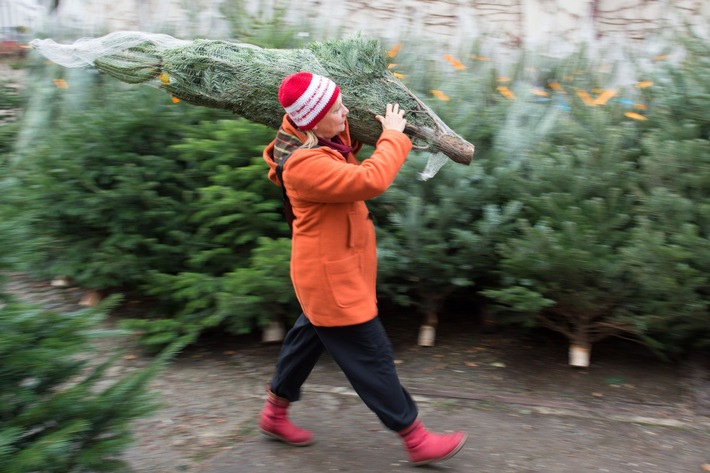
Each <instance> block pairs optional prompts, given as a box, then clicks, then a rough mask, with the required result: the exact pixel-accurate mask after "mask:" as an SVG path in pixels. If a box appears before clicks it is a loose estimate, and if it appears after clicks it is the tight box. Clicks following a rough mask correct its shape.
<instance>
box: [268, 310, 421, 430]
mask: <svg viewBox="0 0 710 473" xmlns="http://www.w3.org/2000/svg"><path fill="white" fill-rule="evenodd" d="M325 350H327V351H328V353H329V354H330V356H331V357H332V358H333V360H334V361H335V362H336V363H337V364H338V366H339V367H340V369H341V370H342V371H343V373H345V376H346V377H347V378H348V381H350V384H352V387H353V389H355V392H357V394H358V395H359V396H360V398H361V399H362V400H363V402H364V403H365V405H367V407H369V408H370V409H371V410H372V411H373V412H374V413H375V414H376V415H377V417H378V418H379V419H380V421H382V423H383V424H384V425H385V427H387V428H388V429H390V430H393V431H395V432H399V431H401V430H404V429H406V428H407V427H409V426H410V425H412V423H414V421H415V420H416V418H417V415H418V411H417V406H416V404H415V403H414V400H413V399H412V397H411V396H410V395H409V393H408V392H407V390H406V389H404V387H403V386H402V385H401V383H400V381H399V376H398V375H397V371H396V369H395V366H394V353H393V351H392V344H391V343H390V341H389V338H388V337H387V333H386V332H385V329H384V327H383V326H382V322H381V321H380V319H379V318H377V317H376V318H374V319H373V320H371V321H369V322H365V323H364V324H359V325H349V326H345V327H316V326H315V325H313V324H311V322H310V321H309V320H308V318H307V317H306V316H305V315H303V314H301V316H300V317H299V318H298V320H296V323H295V324H294V326H293V328H291V330H289V332H288V334H287V335H286V338H285V339H284V342H283V345H282V347H281V353H280V354H279V359H278V361H277V363H276V373H275V374H274V377H273V379H272V380H271V391H272V392H273V393H274V394H276V395H277V396H280V397H284V398H286V399H288V400H289V401H297V400H298V399H299V398H300V396H301V386H303V383H304V382H305V381H306V378H308V375H309V374H311V371H312V370H313V367H314V366H315V365H316V362H317V361H318V359H319V358H320V356H321V355H322V354H323V352H324V351H325Z"/></svg>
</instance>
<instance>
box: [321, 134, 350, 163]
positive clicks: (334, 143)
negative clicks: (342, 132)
mask: <svg viewBox="0 0 710 473" xmlns="http://www.w3.org/2000/svg"><path fill="white" fill-rule="evenodd" d="M318 144H319V145H321V146H327V147H328V148H331V149H334V150H335V151H337V152H339V153H340V154H342V155H343V157H345V158H347V157H348V153H350V151H352V150H353V147H352V146H348V145H346V144H344V143H343V141H342V140H341V139H340V137H339V136H335V137H333V139H332V140H324V139H323V138H318Z"/></svg>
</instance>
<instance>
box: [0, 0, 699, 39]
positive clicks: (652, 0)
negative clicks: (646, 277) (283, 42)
mask: <svg viewBox="0 0 710 473" xmlns="http://www.w3.org/2000/svg"><path fill="white" fill-rule="evenodd" d="M234 1H237V2H238V1H240V0H120V1H118V0H59V7H58V8H57V9H56V10H55V11H53V12H51V13H50V10H51V9H52V8H51V7H52V5H53V4H54V1H53V0H0V27H7V26H27V27H29V28H30V29H34V30H35V31H39V30H40V29H43V30H44V33H59V32H61V33H62V35H63V36H69V37H71V36H75V37H80V36H96V35H100V34H104V33H106V32H109V31H115V30H126V29H129V30H141V31H147V32H172V33H173V34H178V35H182V36H185V37H195V36H204V37H213V38H215V37H228V36H229V27H228V23H227V22H226V21H225V20H224V18H222V16H221V14H220V5H221V4H222V3H223V2H234ZM241 2H242V3H243V4H245V5H246V7H247V8H248V10H249V11H250V12H252V14H257V12H261V13H260V14H267V15H268V14H271V13H272V12H273V11H274V9H275V8H277V7H283V8H285V9H286V11H287V19H288V21H289V22H291V23H292V24H295V25H299V24H304V25H307V24H314V25H318V27H320V28H321V32H320V34H319V36H320V37H318V38H314V39H326V38H333V37H338V36H341V35H342V34H343V33H344V32H354V31H362V32H364V33H365V34H369V35H373V36H376V37H379V38H383V39H391V40H393V41H395V40H398V39H400V38H403V37H412V36H415V37H421V38H426V39H427V40H430V41H432V42H434V43H438V44H441V45H446V46H448V47H456V46H459V45H462V44H467V43H469V42H470V40H471V39H472V38H475V37H479V36H481V35H485V36H486V37H488V38H496V39H497V40H498V41H500V42H502V43H505V44H510V45H513V44H521V43H525V44H527V45H531V44H536V43H539V42H544V41H545V40H546V39H548V38H551V37H555V38H560V37H564V38H567V40H569V41H576V40H579V39H588V38H591V37H604V36H606V37H609V36H621V37H625V38H644V37H645V36H647V35H648V34H649V33H650V32H654V31H658V30H659V29H662V28H666V29H667V28H668V22H669V21H676V22H677V21H678V20H677V18H678V17H679V15H683V16H685V18H687V19H688V20H690V21H691V22H693V23H695V24H696V25H697V26H698V28H705V29H707V25H708V19H709V18H710V1H708V0H485V1H484V0H438V1H429V0H377V1H373V0H299V1H298V2H295V1H288V0H241ZM264 12H266V13H264ZM671 24H672V23H671ZM304 29H310V28H309V27H304Z"/></svg>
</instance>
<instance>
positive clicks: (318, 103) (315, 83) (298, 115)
mask: <svg viewBox="0 0 710 473" xmlns="http://www.w3.org/2000/svg"><path fill="white" fill-rule="evenodd" d="M334 93H335V82H333V81H332V80H330V79H328V78H327V77H323V76H320V75H318V74H313V77H312V78H311V82H310V84H308V88H307V89H306V91H305V92H304V93H303V94H301V96H300V97H299V98H298V100H296V101H295V102H294V103H293V104H291V105H290V106H289V107H286V113H288V115H289V116H290V117H291V119H293V121H294V122H296V124H297V125H299V126H300V125H307V124H309V123H311V122H312V121H313V120H314V119H315V118H316V117H317V116H318V114H320V113H321V111H322V110H323V108H324V107H325V106H326V105H327V104H328V101H329V100H330V98H331V97H332V96H333V94H334Z"/></svg>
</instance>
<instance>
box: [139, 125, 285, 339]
mask: <svg viewBox="0 0 710 473" xmlns="http://www.w3.org/2000/svg"><path fill="white" fill-rule="evenodd" d="M272 138H273V131H271V130H268V129H266V128H263V127H260V126H257V125H254V124H248V123H247V122H244V121H216V122H204V123H201V124H200V125H199V126H196V127H194V128H193V129H192V130H191V131H190V132H189V133H188V134H187V135H186V136H185V139H184V140H183V141H182V142H181V143H179V144H176V145H174V146H173V147H172V150H173V151H175V152H176V153H177V155H178V159H180V160H181V161H183V162H191V163H196V164H197V166H198V168H199V172H200V173H201V174H203V175H205V176H209V177H208V182H207V183H206V185H205V186H203V187H201V188H198V189H195V192H196V194H197V196H196V199H195V200H194V202H193V203H192V205H191V206H190V207H189V209H187V211H188V212H189V215H190V217H189V222H190V224H191V225H192V232H193V233H192V235H190V237H189V238H188V240H189V241H190V242H191V246H190V247H188V248H187V249H186V251H185V263H184V266H183V269H182V270H181V271H177V272H173V273H168V272H164V271H158V270H155V271H151V272H150V276H149V278H148V280H147V282H146V284H145V286H144V288H145V291H146V292H147V293H149V294H151V295H154V296H157V297H158V298H159V299H160V300H162V301H164V302H166V303H167V304H168V307H170V312H171V313H172V314H174V315H173V318H172V319H169V320H166V319H158V320H156V319H147V320H132V321H129V322H128V323H127V326H128V327H130V328H133V329H136V330H139V331H141V332H142V333H143V336H142V339H143V341H144V343H146V344H147V345H152V346H158V347H159V346H161V345H163V344H164V343H166V342H169V341H171V340H172V339H173V338H175V337H179V336H181V335H183V334H192V336H197V335H198V334H199V333H200V332H201V331H203V330H205V329H208V328H214V327H218V326H220V327H224V328H225V329H226V330H227V331H229V332H231V333H237V334H241V333H247V332H249V331H251V330H253V329H254V328H256V327H259V326H263V325H266V323H267V322H268V321H270V320H273V319H274V318H280V317H283V316H284V315H285V310H286V308H295V307H297V305H296V304H295V296H294V294H293V290H292V289H291V288H290V285H291V283H290V277H289V272H288V268H289V251H290V240H283V238H284V237H287V236H288V234H289V233H288V232H289V230H288V226H287V225H286V223H285V221H284V218H283V203H282V202H281V193H280V190H279V188H278V187H276V186H274V185H273V183H271V181H269V180H268V179H267V178H266V172H267V168H266V167H265V164H264V162H263V159H262V158H261V152H262V151H263V147H264V146H265V144H266V143H268V142H269V141H270V140H271V139H272ZM272 238H277V239H278V238H281V239H282V240H280V242H279V243H278V244H276V243H272V242H271V239H272ZM286 243H288V244H286ZM267 269H268V272H266V271H267ZM272 286H276V287H275V288H273V289H274V292H273V293H272V292H271V291H270V289H272ZM276 289H278V291H277V290H276ZM276 293H278V296H277V297H275V294H276Z"/></svg>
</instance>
